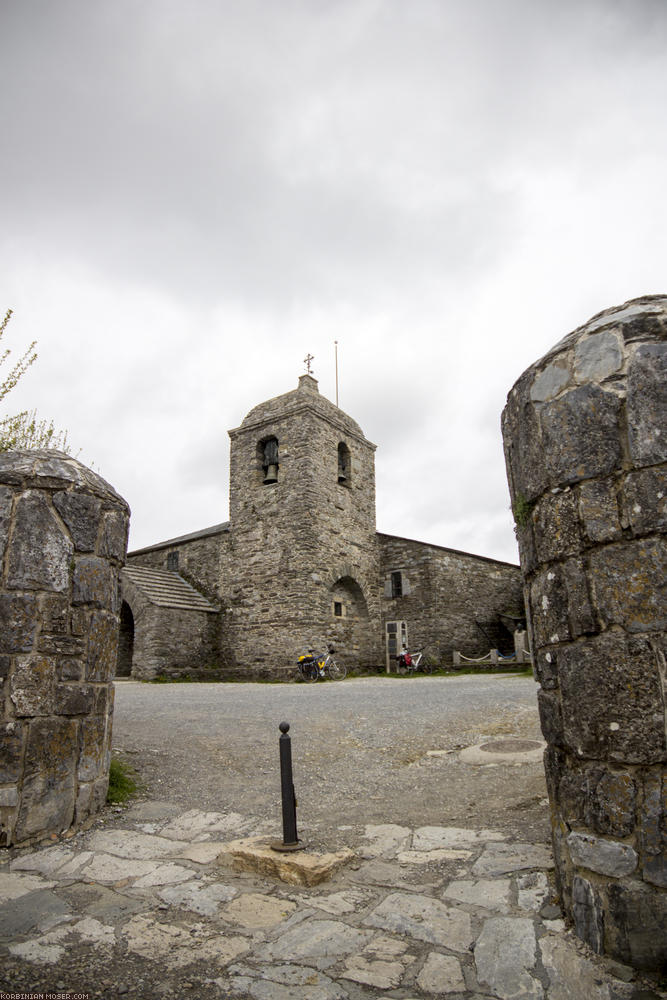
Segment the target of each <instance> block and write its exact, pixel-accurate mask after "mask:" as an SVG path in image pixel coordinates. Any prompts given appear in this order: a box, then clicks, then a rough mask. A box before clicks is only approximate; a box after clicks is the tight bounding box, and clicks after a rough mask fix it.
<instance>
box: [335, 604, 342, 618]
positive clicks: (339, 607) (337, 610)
mask: <svg viewBox="0 0 667 1000" xmlns="http://www.w3.org/2000/svg"><path fill="white" fill-rule="evenodd" d="M334 615H335V616H336V618H342V617H343V605H342V603H341V602H340V601H334Z"/></svg>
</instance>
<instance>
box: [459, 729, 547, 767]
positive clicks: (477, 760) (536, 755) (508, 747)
mask: <svg viewBox="0 0 667 1000" xmlns="http://www.w3.org/2000/svg"><path fill="white" fill-rule="evenodd" d="M545 747H546V743H544V742H543V741H542V740H525V739H521V738H519V737H518V736H508V737H507V739H493V740H485V741H484V742H483V743H478V744H476V745H475V746H473V747H466V748H465V749H464V750H462V751H461V753H460V754H459V759H460V760H461V761H463V763H464V764H530V763H533V762H535V761H541V760H542V754H543V752H544V748H545Z"/></svg>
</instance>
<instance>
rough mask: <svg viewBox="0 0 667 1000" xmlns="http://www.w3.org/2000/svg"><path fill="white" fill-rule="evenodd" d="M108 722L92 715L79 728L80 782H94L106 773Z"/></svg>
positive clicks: (103, 718)
mask: <svg viewBox="0 0 667 1000" xmlns="http://www.w3.org/2000/svg"><path fill="white" fill-rule="evenodd" d="M107 744H108V738H107V720H106V718H105V717H104V716H100V715H92V716H90V717H89V718H86V719H83V720H82V721H81V725H80V726H79V766H78V771H77V774H78V778H79V781H94V780H95V778H99V777H100V776H101V775H102V774H104V773H105V772H106V753H107V750H108V746H107Z"/></svg>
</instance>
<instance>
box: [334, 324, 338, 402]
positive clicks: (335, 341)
mask: <svg viewBox="0 0 667 1000" xmlns="http://www.w3.org/2000/svg"><path fill="white" fill-rule="evenodd" d="M334 350H335V353H336V406H338V341H337V340H334Z"/></svg>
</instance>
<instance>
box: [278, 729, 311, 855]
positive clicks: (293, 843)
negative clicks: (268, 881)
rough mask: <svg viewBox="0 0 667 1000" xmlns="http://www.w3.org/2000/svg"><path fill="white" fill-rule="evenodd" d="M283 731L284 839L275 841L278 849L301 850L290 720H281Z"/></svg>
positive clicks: (281, 787)
mask: <svg viewBox="0 0 667 1000" xmlns="http://www.w3.org/2000/svg"><path fill="white" fill-rule="evenodd" d="M278 728H279V729H280V732H281V736H280V739H279V740H278V743H279V746H280V789H281V793H282V803H283V841H282V844H279V843H274V844H273V845H272V846H273V848H274V850H276V851H300V850H302V849H303V846H304V845H303V844H302V843H301V842H300V841H299V838H298V836H297V832H296V794H295V792H294V781H293V778H292V740H291V739H290V737H289V736H288V735H287V734H288V733H289V722H281V723H280V725H279V726H278Z"/></svg>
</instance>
